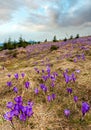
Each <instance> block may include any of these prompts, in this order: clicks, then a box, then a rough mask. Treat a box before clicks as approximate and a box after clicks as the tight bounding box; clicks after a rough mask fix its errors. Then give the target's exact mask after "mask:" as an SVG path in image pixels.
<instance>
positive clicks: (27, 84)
mask: <svg viewBox="0 0 91 130" xmlns="http://www.w3.org/2000/svg"><path fill="white" fill-rule="evenodd" d="M29 86H30V82H29V81H27V82H25V87H26V88H27V89H28V88H29Z"/></svg>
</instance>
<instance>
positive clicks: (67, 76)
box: [63, 71, 76, 83]
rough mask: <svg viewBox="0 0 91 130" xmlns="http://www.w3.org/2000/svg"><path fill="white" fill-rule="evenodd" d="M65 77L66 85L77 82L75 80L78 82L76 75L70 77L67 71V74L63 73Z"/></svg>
mask: <svg viewBox="0 0 91 130" xmlns="http://www.w3.org/2000/svg"><path fill="white" fill-rule="evenodd" d="M63 76H64V78H65V82H66V83H69V82H70V81H73V82H75V80H76V77H75V74H74V73H72V74H71V75H68V72H67V71H66V72H64V73H63Z"/></svg>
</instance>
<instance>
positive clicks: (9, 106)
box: [6, 102, 14, 109]
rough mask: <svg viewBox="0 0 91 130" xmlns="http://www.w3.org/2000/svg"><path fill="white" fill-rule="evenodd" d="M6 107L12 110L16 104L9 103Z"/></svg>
mask: <svg viewBox="0 0 91 130" xmlns="http://www.w3.org/2000/svg"><path fill="white" fill-rule="evenodd" d="M6 106H7V108H10V109H12V108H13V106H14V104H13V102H8V103H7V105H6Z"/></svg>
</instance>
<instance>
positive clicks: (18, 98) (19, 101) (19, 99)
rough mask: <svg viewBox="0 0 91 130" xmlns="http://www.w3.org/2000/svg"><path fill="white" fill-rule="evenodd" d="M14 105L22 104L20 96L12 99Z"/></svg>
mask: <svg viewBox="0 0 91 130" xmlns="http://www.w3.org/2000/svg"><path fill="white" fill-rule="evenodd" d="M14 100H15V102H16V103H22V97H21V96H17V97H15V98H14Z"/></svg>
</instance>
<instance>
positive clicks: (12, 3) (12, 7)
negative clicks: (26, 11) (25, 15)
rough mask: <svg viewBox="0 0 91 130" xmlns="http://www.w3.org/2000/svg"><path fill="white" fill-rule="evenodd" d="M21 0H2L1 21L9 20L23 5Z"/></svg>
mask: <svg viewBox="0 0 91 130" xmlns="http://www.w3.org/2000/svg"><path fill="white" fill-rule="evenodd" d="M22 4H23V3H22V2H20V1H19V0H0V23H1V24H2V23H4V22H7V21H9V20H10V19H11V18H12V14H13V13H14V11H16V10H17V9H18V8H20V7H21V6H22Z"/></svg>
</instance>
